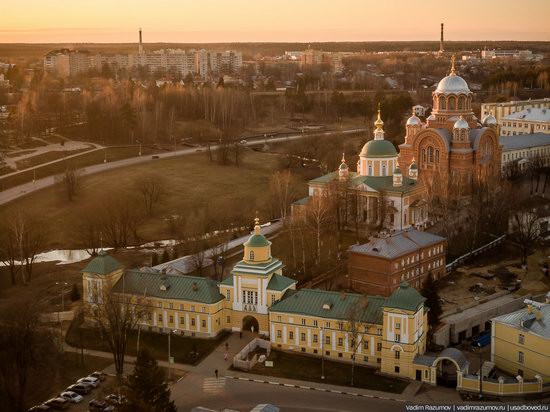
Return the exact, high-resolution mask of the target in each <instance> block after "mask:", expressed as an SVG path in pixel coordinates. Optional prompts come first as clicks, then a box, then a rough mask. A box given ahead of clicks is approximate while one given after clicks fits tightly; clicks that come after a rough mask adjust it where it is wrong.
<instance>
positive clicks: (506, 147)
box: [499, 133, 550, 152]
mask: <svg viewBox="0 0 550 412" xmlns="http://www.w3.org/2000/svg"><path fill="white" fill-rule="evenodd" d="M499 140H500V144H501V145H502V151H503V152H509V151H512V150H522V149H529V148H531V147H539V146H546V145H550V134H545V133H533V134H521V135H517V136H500V137H499Z"/></svg>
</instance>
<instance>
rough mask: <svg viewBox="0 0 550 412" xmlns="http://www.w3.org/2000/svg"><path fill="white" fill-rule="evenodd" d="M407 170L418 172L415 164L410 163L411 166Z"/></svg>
mask: <svg viewBox="0 0 550 412" xmlns="http://www.w3.org/2000/svg"><path fill="white" fill-rule="evenodd" d="M409 168H410V169H411V170H418V166H417V165H416V163H412V164H411V165H410V166H409Z"/></svg>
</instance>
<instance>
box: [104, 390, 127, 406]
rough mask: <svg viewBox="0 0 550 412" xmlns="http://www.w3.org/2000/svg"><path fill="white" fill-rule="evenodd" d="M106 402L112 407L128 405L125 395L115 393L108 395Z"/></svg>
mask: <svg viewBox="0 0 550 412" xmlns="http://www.w3.org/2000/svg"><path fill="white" fill-rule="evenodd" d="M105 401H106V402H107V403H108V404H110V405H124V404H125V403H127V402H128V401H127V399H126V396H124V395H117V394H114V393H111V394H110V395H107V396H106V397H105Z"/></svg>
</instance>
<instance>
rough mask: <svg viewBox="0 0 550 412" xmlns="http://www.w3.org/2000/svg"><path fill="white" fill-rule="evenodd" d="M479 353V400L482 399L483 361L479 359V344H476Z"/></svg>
mask: <svg viewBox="0 0 550 412" xmlns="http://www.w3.org/2000/svg"><path fill="white" fill-rule="evenodd" d="M477 350H478V352H479V399H481V398H482V397H483V360H482V359H481V342H478V343H477Z"/></svg>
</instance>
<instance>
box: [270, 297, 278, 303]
mask: <svg viewBox="0 0 550 412" xmlns="http://www.w3.org/2000/svg"><path fill="white" fill-rule="evenodd" d="M275 302H277V298H276V297H275V295H271V304H272V305H274V304H275Z"/></svg>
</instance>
